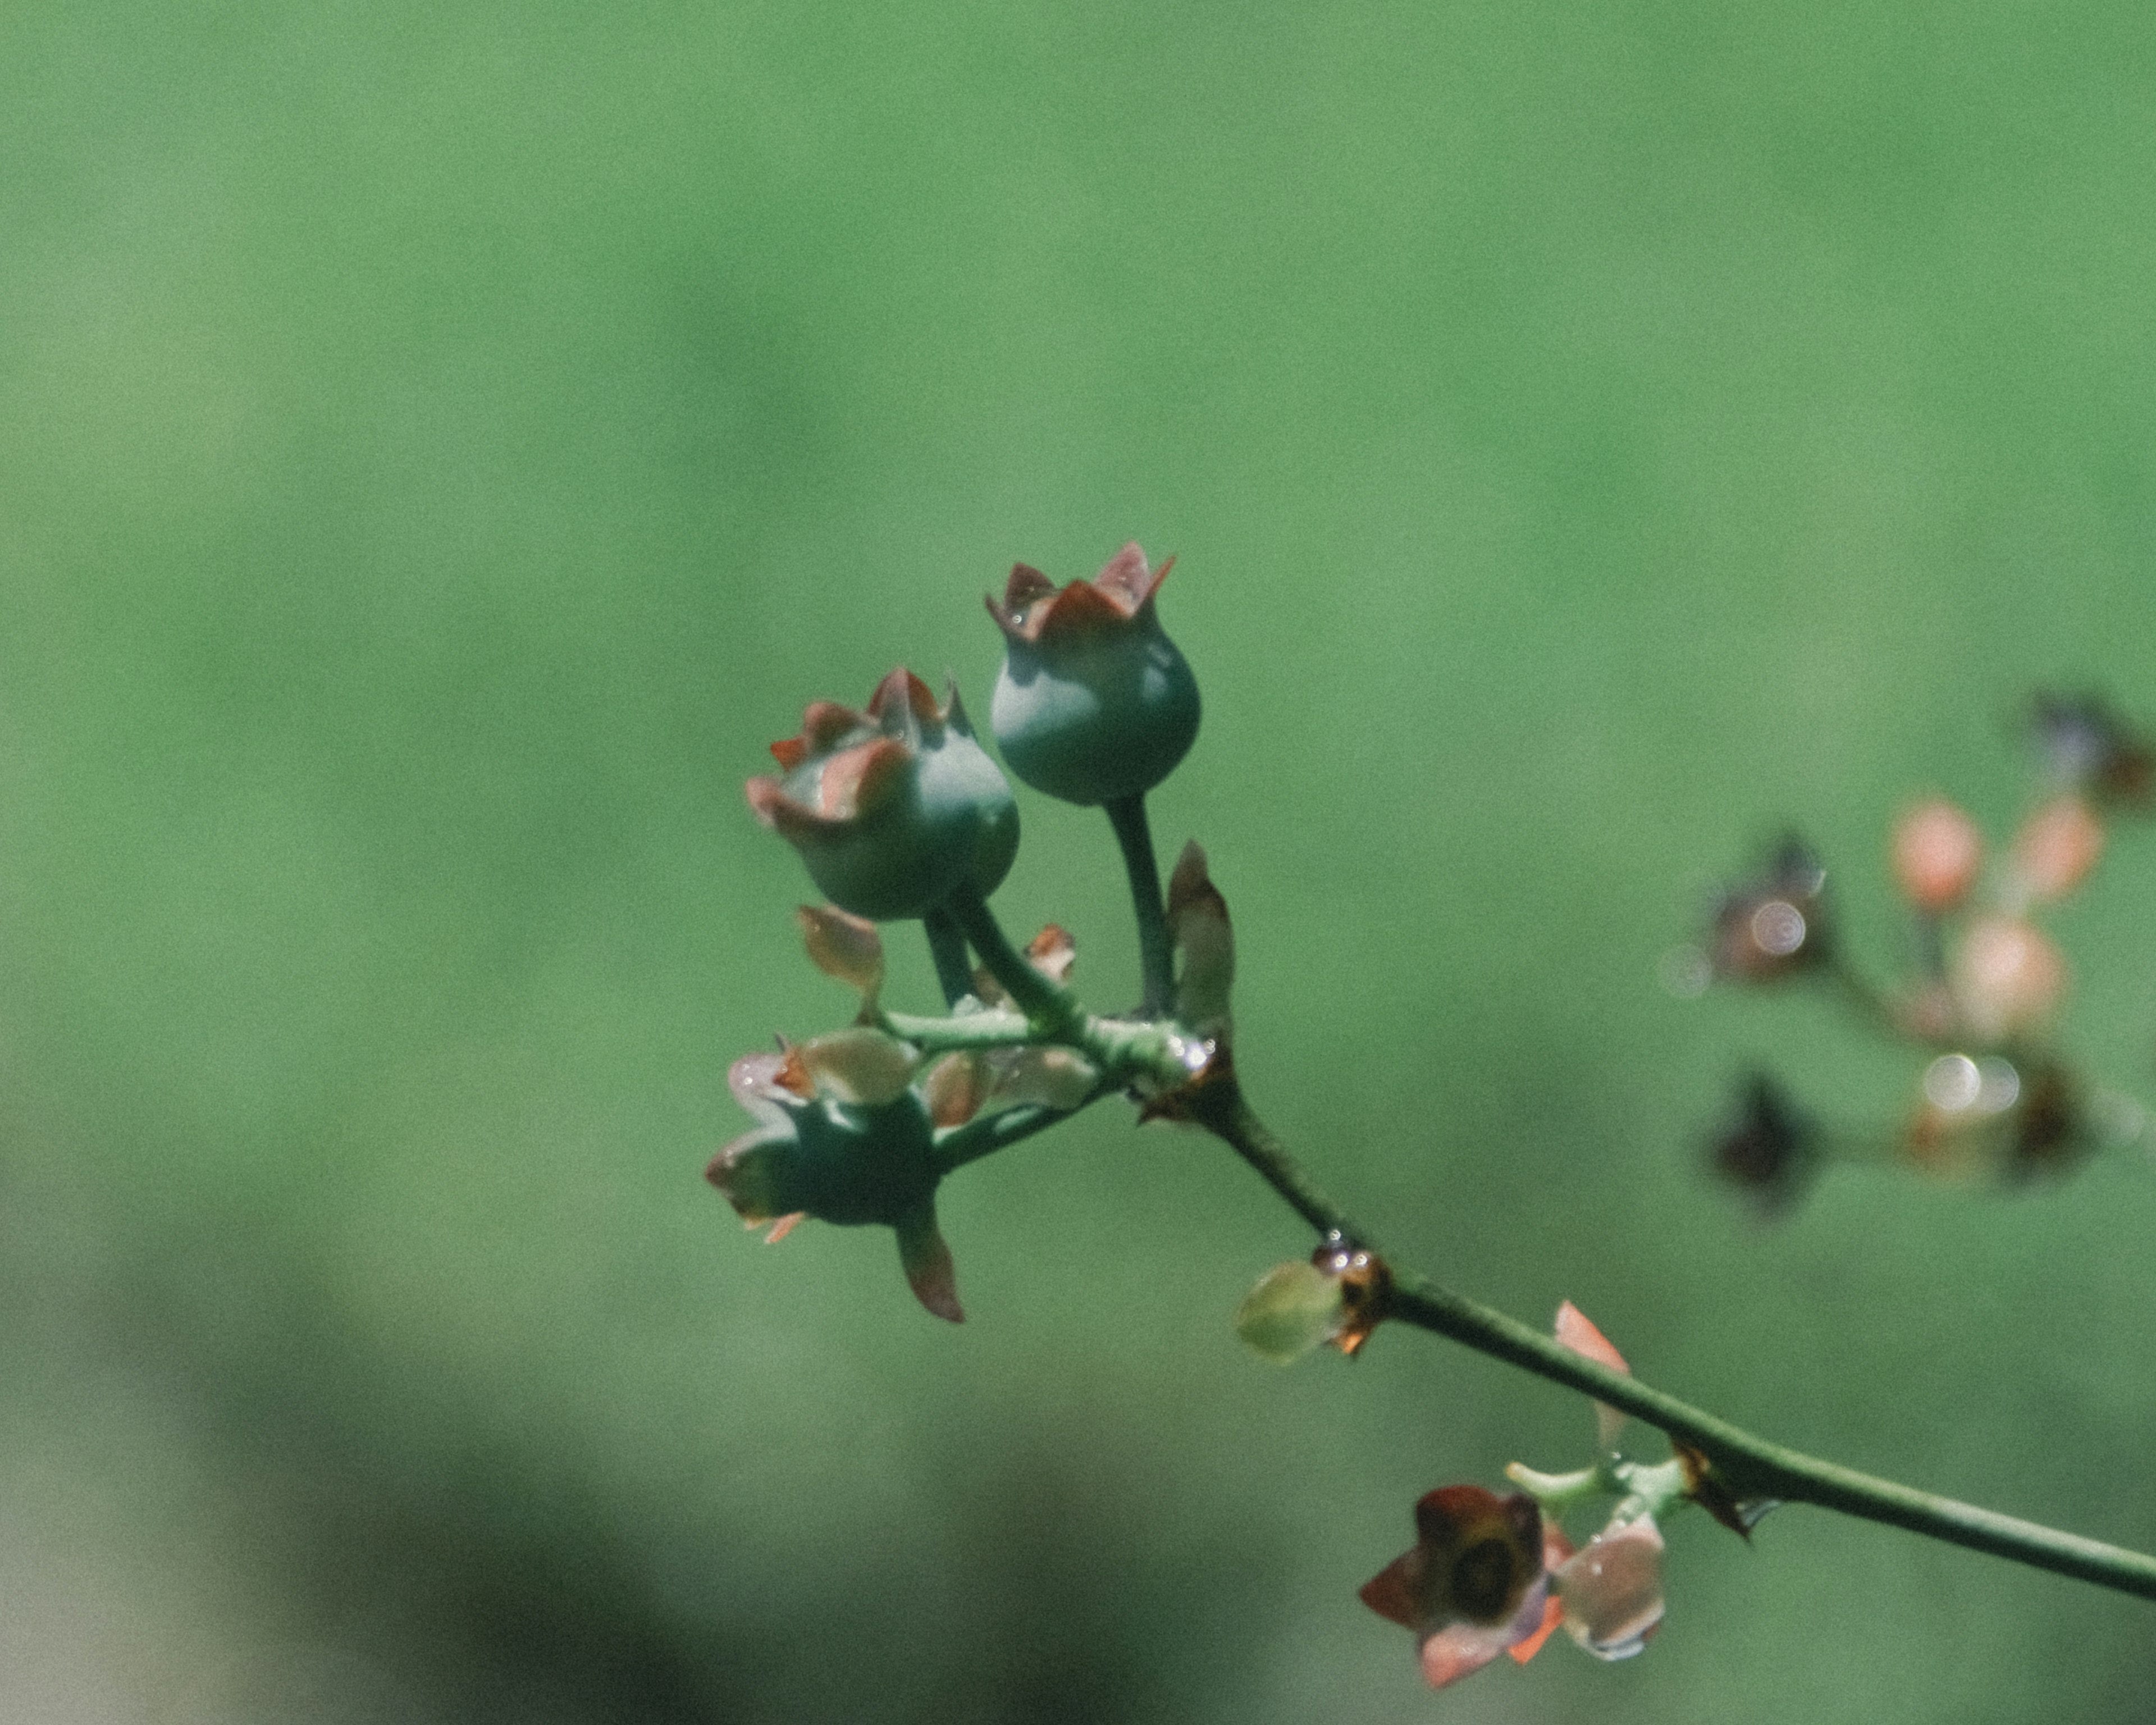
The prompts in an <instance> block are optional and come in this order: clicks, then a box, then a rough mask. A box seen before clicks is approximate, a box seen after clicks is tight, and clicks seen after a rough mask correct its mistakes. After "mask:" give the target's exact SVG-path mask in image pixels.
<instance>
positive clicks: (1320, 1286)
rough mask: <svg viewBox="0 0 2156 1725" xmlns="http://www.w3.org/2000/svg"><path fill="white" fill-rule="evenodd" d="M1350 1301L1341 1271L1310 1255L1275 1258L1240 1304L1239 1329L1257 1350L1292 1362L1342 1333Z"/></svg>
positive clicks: (1275, 1359) (1246, 1342)
mask: <svg viewBox="0 0 2156 1725" xmlns="http://www.w3.org/2000/svg"><path fill="white" fill-rule="evenodd" d="M1346 1309H1347V1301H1346V1299H1345V1298H1344V1296H1342V1293H1341V1290H1340V1281H1339V1279H1338V1278H1337V1276H1327V1274H1326V1273H1325V1272H1324V1271H1322V1270H1319V1269H1317V1267H1316V1266H1313V1265H1312V1264H1310V1263H1309V1262H1307V1261H1306V1260H1301V1259H1297V1260H1294V1261H1292V1262H1290V1263H1286V1264H1276V1265H1275V1266H1273V1267H1272V1268H1271V1269H1270V1270H1268V1271H1266V1272H1265V1274H1264V1275H1263V1276H1260V1277H1259V1278H1258V1282H1257V1286H1255V1287H1253V1288H1252V1289H1251V1290H1250V1292H1249V1293H1247V1294H1245V1295H1244V1296H1243V1303H1242V1304H1241V1305H1240V1306H1238V1307H1236V1308H1235V1333H1236V1334H1237V1335H1238V1336H1240V1337H1242V1340H1243V1344H1244V1346H1245V1347H1246V1348H1250V1350H1251V1352H1253V1353H1258V1354H1261V1355H1263V1356H1264V1357H1265V1358H1267V1359H1269V1360H1271V1361H1273V1362H1275V1363H1276V1364H1279V1365H1283V1366H1286V1365H1292V1364H1293V1363H1295V1362H1296V1360H1299V1359H1301V1358H1302V1357H1303V1356H1304V1355H1305V1354H1306V1353H1313V1352H1315V1351H1316V1350H1317V1349H1318V1348H1322V1347H1323V1346H1324V1345H1325V1343H1327V1342H1329V1341H1331V1340H1332V1337H1334V1336H1336V1335H1337V1334H1338V1333H1339V1330H1340V1322H1341V1317H1342V1313H1343V1312H1345V1311H1346Z"/></svg>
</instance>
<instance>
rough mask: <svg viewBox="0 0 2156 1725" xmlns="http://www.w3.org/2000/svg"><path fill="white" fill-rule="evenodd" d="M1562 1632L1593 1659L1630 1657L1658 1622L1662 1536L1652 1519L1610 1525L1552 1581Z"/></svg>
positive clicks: (1641, 1645)
mask: <svg viewBox="0 0 2156 1725" xmlns="http://www.w3.org/2000/svg"><path fill="white" fill-rule="evenodd" d="M1553 1580H1554V1581H1555V1583H1556V1586H1557V1596H1558V1599H1559V1600H1560V1601H1561V1602H1562V1603H1563V1606H1564V1627H1565V1632H1566V1633H1567V1634H1568V1635H1570V1636H1571V1637H1572V1638H1573V1640H1575V1641H1577V1642H1578V1644H1579V1645H1581V1646H1582V1647H1584V1648H1585V1649H1586V1650H1587V1651H1589V1653H1592V1654H1593V1655H1594V1656H1595V1657H1596V1658H1597V1659H1630V1657H1631V1656H1633V1655H1634V1654H1635V1653H1637V1652H1638V1651H1640V1649H1641V1648H1642V1647H1644V1646H1645V1645H1647V1640H1648V1637H1650V1635H1653V1634H1654V1632H1655V1630H1658V1629H1660V1628H1661V1624H1662V1532H1661V1528H1659V1527H1656V1526H1655V1518H1654V1517H1652V1516H1641V1517H1639V1518H1638V1519H1637V1520H1635V1521H1630V1522H1624V1523H1622V1524H1619V1523H1616V1522H1612V1523H1611V1524H1610V1525H1609V1527H1605V1528H1604V1529H1603V1530H1602V1532H1599V1533H1598V1534H1596V1535H1595V1536H1594V1538H1592V1539H1590V1540H1589V1541H1588V1542H1587V1543H1586V1544H1585V1545H1584V1546H1582V1547H1581V1548H1579V1549H1578V1551H1577V1552H1575V1553H1573V1555H1572V1556H1571V1557H1569V1558H1566V1559H1565V1560H1564V1562H1563V1563H1560V1564H1559V1565H1558V1568H1557V1570H1556V1573H1555V1574H1554V1576H1553Z"/></svg>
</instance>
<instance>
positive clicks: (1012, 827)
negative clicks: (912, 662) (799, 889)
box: [747, 670, 1018, 922]
mask: <svg viewBox="0 0 2156 1725" xmlns="http://www.w3.org/2000/svg"><path fill="white" fill-rule="evenodd" d="M771 752H772V753H773V755H774V756H775V757H778V764H779V765H780V766H781V767H783V768H785V769H786V776H785V777H784V778H769V777H764V778H752V779H751V780H749V782H748V785H747V791H748V801H749V806H750V807H751V808H752V809H754V810H755V811H756V814H757V819H759V820H761V821H762V822H763V824H765V825H766V826H768V827H773V828H776V829H778V832H779V834H781V835H782V836H783V837H784V838H785V839H788V841H789V842H791V843H792V845H793V848H794V849H795V850H798V851H799V852H800V853H801V860H802V861H803V863H805V864H807V865H808V873H809V875H810V877H811V878H812V879H813V880H814V881H815V882H816V884H817V886H819V887H821V888H822V889H823V891H824V896H826V897H827V898H829V900H830V901H831V902H832V903H834V904H835V905H837V906H839V907H840V908H841V909H842V910H846V911H852V912H853V913H854V914H855V916H867V917H870V918H872V919H874V920H875V921H876V922H891V921H893V920H894V919H896V918H898V917H901V916H921V915H923V914H924V913H925V912H927V911H932V910H934V909H935V908H936V907H937V906H939V905H941V904H942V903H943V902H944V901H945V900H946V899H947V898H948V897H949V896H950V895H951V894H952V891H955V890H956V889H957V888H958V887H960V886H970V887H971V888H972V889H973V891H978V892H979V893H980V894H982V895H983V896H986V895H988V893H991V892H993V891H995V889H996V888H997V887H998V886H1000V885H1001V884H1002V882H1003V878H1004V875H1007V874H1009V872H1010V865H1011V860H1012V859H1013V858H1014V857H1015V856H1016V855H1017V854H1018V804H1017V803H1016V802H1015V801H1014V799H1013V798H1012V796H1011V793H1010V786H1009V784H1008V783H1005V781H1004V776H1003V774H1002V773H1001V772H1000V771H998V768H997V767H996V763H995V762H993V761H992V760H990V759H989V758H988V751H987V750H985V749H983V747H981V746H980V744H979V743H978V742H975V741H974V740H973V726H971V725H969V724H968V722H967V721H966V714H965V709H964V708H963V707H962V706H960V705H959V702H958V696H957V691H956V690H953V691H952V694H951V699H950V703H949V705H948V706H945V707H942V708H938V707H937V705H936V697H935V696H932V695H931V694H930V693H929V692H928V688H927V685H926V684H924V683H923V682H922V681H921V680H920V678H918V677H916V676H915V675H913V674H912V673H911V671H907V670H895V671H893V672H892V673H891V675H889V676H887V677H885V679H884V680H883V681H882V682H881V683H880V684H878V685H876V691H875V697H874V698H873V699H872V700H871V701H870V702H869V709H868V711H866V712H865V713H857V712H855V711H853V710H852V709H850V708H849V707H843V706H839V705H838V704H837V703H836V702H835V701H817V702H816V703H815V704H814V706H811V707H809V709H808V711H807V713H806V714H804V715H803V719H802V725H801V734H800V735H799V736H798V737H788V738H787V739H786V740H785V741H783V742H775V743H773V744H772V746H771Z"/></svg>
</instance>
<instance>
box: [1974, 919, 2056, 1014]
mask: <svg viewBox="0 0 2156 1725" xmlns="http://www.w3.org/2000/svg"><path fill="white" fill-rule="evenodd" d="M1952 983H1953V993H1954V1002H1955V1004H1956V1005H1957V1006H1958V1007H1959V1008H1960V1009H1961V1014H1962V1019H1963V1022H1964V1023H1965V1024H1968V1026H1969V1030H1970V1033H1971V1034H1974V1036H1975V1037H1976V1038H1977V1039H1978V1040H1979V1041H1982V1042H1988V1043H1999V1042H2004V1041H2006V1040H2009V1039H2010V1038H2012V1037H2015V1036H2020V1035H2023V1034H2026V1033H2028V1032H2029V1031H2031V1030H2034V1029H2038V1028H2040V1026H2041V1025H2042V1024H2044V1022H2045V1021H2046V1019H2049V1018H2050V1017H2051V1014H2052V1013H2053V1012H2055V1011H2056V1010H2057V1009H2058V1004H2059V1002H2060V1000H2061V999H2062V998H2063V997H2064V995H2065V993H2066V960H2065V959H2064V958H2063V957H2061V956H2060V953H2059V949H2058V948H2057V947H2056V946H2054V945H2053V944H2052V943H2051V939H2050V937H2048V936H2046V934H2045V933H2044V932H2042V931H2041V930H2040V929H2039V928H2038V927H2035V924H2034V923H2031V922H2028V921H2026V920H2025V919H2024V918H2022V917H2019V916H1982V917H1979V918H1978V919H1977V920H1976V921H1975V922H1972V923H1971V924H1970V925H1969V928H1968V929H1967V931H1966V932H1964V933H1963V936H1962V940H1961V945H1960V947H1959V948H1958V951H1957V952H1955V954H1954V961H1953V974H1952Z"/></svg>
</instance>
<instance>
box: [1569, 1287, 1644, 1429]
mask: <svg viewBox="0 0 2156 1725" xmlns="http://www.w3.org/2000/svg"><path fill="white" fill-rule="evenodd" d="M1554 1331H1555V1334H1556V1336H1557V1339H1558V1343H1560V1344H1561V1345H1562V1346H1563V1347H1566V1348H1570V1349H1571V1350H1572V1351H1573V1353H1576V1354H1578V1355H1579V1356H1580V1358H1583V1359H1591V1360H1593V1361H1594V1363H1595V1364H1597V1365H1598V1366H1607V1367H1609V1369H1610V1370H1611V1371H1613V1372H1622V1373H1625V1376H1627V1377H1628V1378H1629V1377H1630V1375H1631V1373H1632V1368H1631V1367H1630V1366H1628V1365H1626V1364H1625V1356H1624V1355H1623V1354H1621V1353H1618V1351H1617V1350H1616V1349H1615V1348H1614V1347H1612V1346H1611V1345H1610V1343H1609V1337H1607V1336H1605V1335H1604V1334H1603V1333H1602V1332H1601V1331H1599V1330H1598V1329H1597V1328H1595V1327H1594V1323H1593V1322H1592V1321H1591V1320H1590V1319H1589V1317H1588V1316H1587V1314H1586V1313H1585V1312H1582V1311H1581V1310H1580V1309H1579V1308H1578V1307H1577V1306H1575V1305H1573V1303H1572V1301H1569V1300H1567V1301H1565V1302H1564V1303H1563V1305H1561V1306H1559V1307H1558V1309H1557V1322H1556V1325H1555V1326H1554ZM1624 1430H1625V1415H1624V1414H1621V1413H1620V1412H1619V1411H1618V1410H1617V1409H1614V1408H1613V1407H1611V1406H1610V1405H1609V1404H1608V1403H1607V1402H1597V1403H1595V1404H1594V1435H1595V1440H1596V1441H1597V1442H1598V1443H1599V1444H1600V1445H1601V1446H1602V1447H1603V1448H1604V1449H1605V1450H1614V1449H1615V1448H1616V1447H1617V1439H1618V1437H1619V1435H1620V1434H1621V1433H1622V1432H1623V1431H1624Z"/></svg>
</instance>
